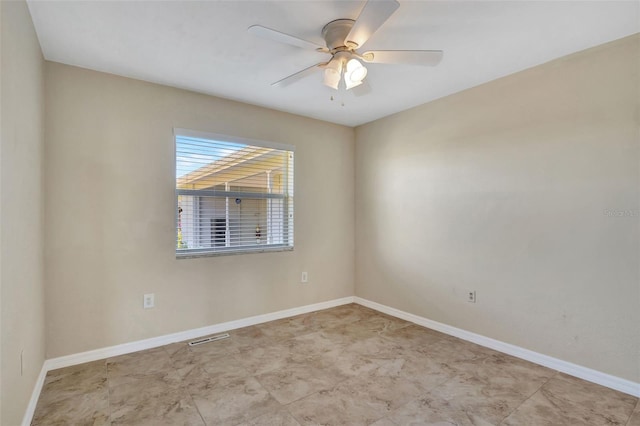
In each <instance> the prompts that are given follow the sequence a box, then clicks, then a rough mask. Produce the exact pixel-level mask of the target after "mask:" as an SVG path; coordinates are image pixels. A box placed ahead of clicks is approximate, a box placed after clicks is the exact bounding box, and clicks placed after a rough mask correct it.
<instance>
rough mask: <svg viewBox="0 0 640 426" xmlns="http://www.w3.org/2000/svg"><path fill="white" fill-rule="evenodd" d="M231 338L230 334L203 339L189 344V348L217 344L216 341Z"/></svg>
mask: <svg viewBox="0 0 640 426" xmlns="http://www.w3.org/2000/svg"><path fill="white" fill-rule="evenodd" d="M228 337H229V333H223V334H218V335H216V336H209V337H203V338H202V339H198V340H194V341H193V342H189V346H198V345H204V344H205V343H210V342H215V341H216V340H222V339H226V338H228Z"/></svg>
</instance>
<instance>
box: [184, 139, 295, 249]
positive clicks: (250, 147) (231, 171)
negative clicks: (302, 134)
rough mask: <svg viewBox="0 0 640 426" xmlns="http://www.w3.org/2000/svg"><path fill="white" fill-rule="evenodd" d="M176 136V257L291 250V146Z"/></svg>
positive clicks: (240, 140)
mask: <svg viewBox="0 0 640 426" xmlns="http://www.w3.org/2000/svg"><path fill="white" fill-rule="evenodd" d="M175 134H176V136H175V144H176V254H177V255H178V256H180V255H198V254H216V253H238V252H255V251H265V250H282V249H287V248H291V247H293V147H291V146H288V145H279V144H273V143H269V142H258V141H248V140H242V139H238V138H230V137H226V136H218V135H210V134H204V133H199V132H193V131H189V130H181V129H176V131H175Z"/></svg>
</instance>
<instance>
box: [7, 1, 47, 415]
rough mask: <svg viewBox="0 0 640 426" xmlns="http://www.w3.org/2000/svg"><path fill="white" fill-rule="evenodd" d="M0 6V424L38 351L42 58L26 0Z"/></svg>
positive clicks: (17, 401) (40, 355) (21, 401)
mask: <svg viewBox="0 0 640 426" xmlns="http://www.w3.org/2000/svg"><path fill="white" fill-rule="evenodd" d="M0 10H1V18H0V19H1V25H0V28H1V30H0V32H1V36H0V38H1V40H2V47H1V52H2V54H1V56H2V63H1V70H2V71H1V73H2V77H1V83H0V85H1V90H2V102H1V104H2V106H1V110H0V111H1V114H0V117H1V118H0V127H1V131H0V138H1V142H2V143H1V145H0V151H1V154H0V182H1V184H0V196H1V199H0V201H1V211H2V214H1V220H0V259H1V262H2V268H1V270H0V294H1V296H0V303H1V312H2V313H1V315H0V317H1V322H0V324H1V326H0V341H1V342H2V350H1V353H2V364H1V368H0V374H1V378H2V380H1V383H2V384H1V386H0V388H1V398H0V404H1V407H2V414H1V416H0V424H2V425H16V424H19V423H20V422H21V421H22V416H23V415H24V412H25V409H26V407H27V404H28V402H29V398H30V396H31V392H32V391H33V388H34V384H35V382H36V380H37V377H38V374H39V373H40V369H41V368H42V363H43V361H44V354H45V348H44V347H45V335H44V288H43V268H44V261H43V249H44V242H43V240H44V231H43V222H44V220H43V181H42V179H43V175H42V156H43V149H44V147H43V143H44V142H43V141H44V132H43V124H44V109H43V108H44V87H43V84H44V74H43V68H44V60H43V58H42V54H41V52H40V46H39V44H38V40H37V38H36V34H35V31H34V29H33V25H32V23H31V17H30V15H29V11H28V9H27V5H26V3H25V2H23V1H20V2H6V1H3V2H0ZM21 351H24V355H23V360H24V369H23V374H22V375H21V374H20V352H21Z"/></svg>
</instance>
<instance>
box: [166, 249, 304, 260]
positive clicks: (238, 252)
mask: <svg viewBox="0 0 640 426" xmlns="http://www.w3.org/2000/svg"><path fill="white" fill-rule="evenodd" d="M280 251H293V247H292V246H275V247H273V246H272V247H264V248H260V249H253V250H233V249H230V250H220V251H215V252H212V251H189V252H185V253H176V259H195V258H199V257H218V256H235V255H241V254H255V253H273V252H280Z"/></svg>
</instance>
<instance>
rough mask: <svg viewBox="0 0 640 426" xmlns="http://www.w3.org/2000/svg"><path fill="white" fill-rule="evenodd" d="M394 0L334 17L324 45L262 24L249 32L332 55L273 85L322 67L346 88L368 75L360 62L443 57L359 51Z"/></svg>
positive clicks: (332, 82) (423, 61)
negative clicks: (355, 14) (351, 15)
mask: <svg viewBox="0 0 640 426" xmlns="http://www.w3.org/2000/svg"><path fill="white" fill-rule="evenodd" d="M399 6H400V3H398V2H397V0H368V1H367V3H365V5H364V7H363V8H362V11H361V12H360V15H359V16H358V19H356V20H355V21H354V20H353V19H336V20H334V21H331V22H329V23H328V24H327V25H325V26H324V28H322V38H323V39H324V41H325V43H326V46H321V45H319V44H316V43H313V42H311V41H307V40H303V39H301V38H298V37H295V36H292V35H289V34H285V33H282V32H280V31H276V30H273V29H271V28H267V27H263V26H261V25H252V26H250V27H249V28H248V30H247V31H249V33H251V34H253V35H255V36H258V37H263V38H267V39H270V40H273V41H277V42H281V43H286V44H290V45H292V46H296V47H299V48H302V49H311V50H315V51H316V52H320V53H325V54H330V55H331V59H329V61H326V62H319V63H317V64H314V65H312V66H310V67H308V68H305V69H303V70H301V71H298V72H296V73H294V74H292V75H290V76H287V77H285V78H283V79H281V80H278V81H276V82H275V83H272V86H287V85H289V84H291V83H294V82H296V81H298V80H300V79H302V78H304V77H306V76H308V75H310V74H312V73H314V72H316V71H318V70H324V78H323V82H324V84H325V85H327V86H329V87H331V88H332V89H335V90H338V88H339V87H341V84H342V82H344V87H345V88H346V89H347V90H349V89H351V88H353V87H356V86H359V85H361V84H362V83H363V82H364V79H365V77H366V76H367V68H366V67H365V66H364V65H363V64H362V62H365V63H371V64H411V65H425V66H435V65H437V64H438V63H439V62H440V61H441V60H442V54H443V52H442V50H370V51H367V52H362V53H360V52H358V49H360V48H361V47H362V46H363V45H364V44H365V43H366V42H367V40H369V38H370V37H371V36H372V35H373V33H375V32H376V31H377V30H378V28H380V27H381V26H382V24H384V23H385V21H386V20H387V19H389V17H390V16H391V15H392V14H393V13H394V12H395V11H396V9H398V7H399Z"/></svg>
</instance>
